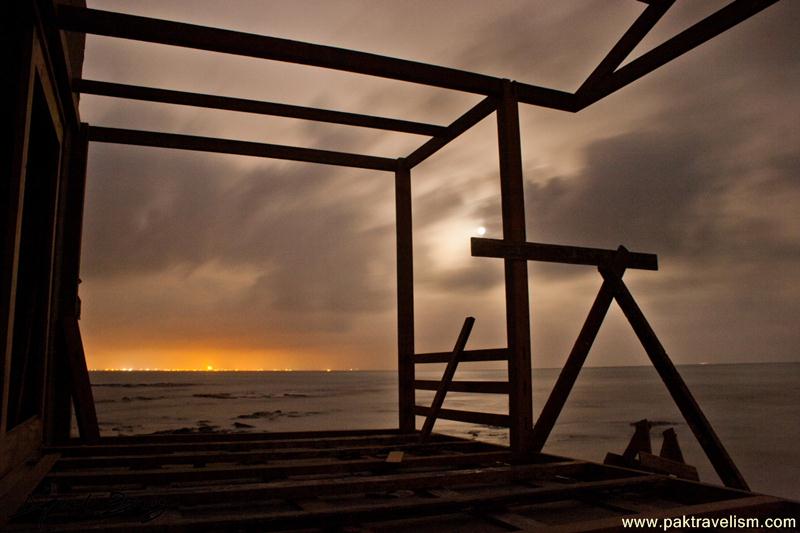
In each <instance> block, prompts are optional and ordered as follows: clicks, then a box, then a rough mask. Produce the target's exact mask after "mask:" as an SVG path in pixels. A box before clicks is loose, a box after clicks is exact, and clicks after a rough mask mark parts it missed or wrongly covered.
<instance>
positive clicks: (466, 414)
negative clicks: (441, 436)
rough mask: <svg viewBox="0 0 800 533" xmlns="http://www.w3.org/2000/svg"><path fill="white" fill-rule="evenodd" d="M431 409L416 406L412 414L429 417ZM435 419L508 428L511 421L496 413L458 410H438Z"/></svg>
mask: <svg viewBox="0 0 800 533" xmlns="http://www.w3.org/2000/svg"><path fill="white" fill-rule="evenodd" d="M431 412H432V411H431V408H430V407H426V406H422V405H417V406H416V407H414V413H415V414H417V415H419V416H426V417H427V416H429V415H430V414H431ZM437 418H443V419H445V420H454V421H456V422H466V423H467V424H481V425H484V426H497V427H509V425H510V424H511V420H510V418H509V416H508V415H500V414H496V413H478V412H475V411H461V410H458V409H440V410H439V413H438V415H437Z"/></svg>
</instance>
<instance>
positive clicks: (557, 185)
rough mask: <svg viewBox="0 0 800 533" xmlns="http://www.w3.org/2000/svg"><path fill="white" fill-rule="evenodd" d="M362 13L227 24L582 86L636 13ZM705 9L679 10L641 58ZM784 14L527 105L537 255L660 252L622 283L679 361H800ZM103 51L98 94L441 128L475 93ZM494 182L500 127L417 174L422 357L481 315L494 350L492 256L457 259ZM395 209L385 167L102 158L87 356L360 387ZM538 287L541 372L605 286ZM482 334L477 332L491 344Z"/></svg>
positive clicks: (362, 144) (488, 215)
mask: <svg viewBox="0 0 800 533" xmlns="http://www.w3.org/2000/svg"><path fill="white" fill-rule="evenodd" d="M370 6H371V7H370V11H369V12H365V11H364V10H363V7H364V6H363V4H359V3H354V4H348V5H347V6H344V7H341V6H337V9H335V10H327V11H325V13H326V16H325V17H323V18H322V19H316V18H313V17H308V16H307V14H306V13H304V12H303V10H302V8H297V9H294V8H285V9H283V8H282V9H281V10H280V12H279V13H277V14H276V17H277V18H275V19H274V20H272V19H271V20H270V21H263V23H262V22H259V21H258V20H257V17H258V14H259V13H260V10H259V9H255V8H253V7H252V6H244V7H246V8H247V9H243V10H242V11H241V17H242V20H241V21H239V22H237V20H238V19H237V15H236V10H233V9H232V10H228V11H226V13H225V14H224V22H225V23H224V24H220V25H222V26H226V27H236V25H237V24H243V25H244V26H242V27H243V28H245V29H246V31H256V32H259V33H279V34H280V35H281V36H286V37H289V38H309V34H313V35H314V36H316V35H319V38H315V39H313V40H314V41H317V42H324V43H326V44H331V45H336V46H351V47H354V48H361V49H365V50H377V51H378V52H380V53H387V54H393V53H394V54H396V55H398V56H401V57H402V56H406V57H410V58H412V59H419V60H422V61H431V62H434V63H438V64H445V65H452V66H455V67H458V68H465V69H469V70H475V71H478V72H485V73H489V74H495V75H499V76H504V77H511V78H515V79H519V80H522V81H526V82H529V83H536V84H541V85H545V86H551V87H554V88H559V89H564V90H574V89H575V88H576V87H577V86H578V85H579V84H580V82H581V81H582V79H583V78H584V77H585V76H586V75H587V74H588V73H589V72H591V70H592V68H593V67H594V66H595V65H596V64H597V62H598V61H599V60H600V59H601V58H602V57H603V55H605V53H606V51H607V50H608V49H609V47H610V46H611V44H613V42H614V41H615V40H616V39H617V38H618V37H619V36H620V35H621V34H622V32H623V31H624V29H625V26H626V24H627V23H629V22H630V21H632V20H633V19H634V18H635V17H636V16H637V14H638V13H639V12H640V11H641V9H642V8H643V5H642V4H641V3H639V2H634V1H620V2H614V3H611V2H601V1H599V0H593V1H592V2H578V3H548V2H539V3H536V4H535V5H534V7H531V6H530V5H528V4H525V5H524V6H523V5H522V4H504V5H502V6H500V5H499V4H498V5H493V6H492V9H491V10H489V12H487V11H486V10H485V9H484V6H483V5H482V4H476V5H475V6H473V5H471V4H469V5H465V6H461V5H460V7H459V10H455V9H453V8H452V6H449V5H445V6H444V7H435V8H434V9H436V10H437V14H438V15H437V17H438V18H441V16H444V15H442V13H444V14H446V15H447V16H448V17H450V19H451V23H452V24H448V25H447V27H446V28H441V24H438V22H439V21H438V20H433V19H435V18H437V17H432V18H431V20H427V19H426V20H424V21H420V20H418V19H419V17H418V15H417V16H416V17H414V16H412V15H410V14H413V13H418V12H419V11H420V9H422V8H423V7H425V8H426V9H427V8H428V6H427V4H426V3H423V2H419V3H416V4H413V5H411V6H410V7H407V8H406V4H404V9H399V8H397V6H396V5H395V4H393V3H391V2H390V3H385V4H372V3H371V4H370ZM476 6H477V7H476ZM96 7H100V8H104V7H105V8H110V9H117V8H120V6H117V5H110V6H96ZM676 8H677V7H676ZM707 8H708V6H700V5H699V4H693V3H692V4H686V5H683V6H681V7H680V9H681V10H682V11H681V12H679V13H677V14H676V15H675V16H671V17H668V18H666V19H665V20H664V21H663V22H662V23H661V24H659V26H658V27H657V28H656V32H655V33H656V34H657V38H653V39H649V40H648V42H647V46H646V47H649V46H652V45H654V44H657V43H658V42H659V39H664V38H667V37H669V36H671V35H674V34H675V33H676V32H677V31H679V30H680V29H682V28H684V27H686V26H687V25H688V24H690V23H692V22H693V21H695V20H698V19H699V18H700V17H701V16H703V15H704V14H705V11H706V10H707ZM137 9H138V8H137ZM148 9H157V10H158V12H157V13H155V12H154V13H153V14H154V15H155V16H159V15H164V16H169V18H174V19H180V18H182V17H180V16H177V13H178V11H180V8H174V7H170V6H168V5H166V4H165V5H163V6H160V7H159V6H156V7H153V6H151V7H149V8H148ZM326 9H327V8H326ZM406 9H407V10H408V12H407V13H406ZM142 10H143V11H144V8H142ZM176 10H177V11H176ZM206 11H208V12H209V13H210V12H212V11H213V8H212V7H211V6H210V4H209V7H208V10H203V9H199V8H198V9H197V10H196V12H197V13H196V14H194V15H192V16H196V17H197V18H196V19H192V20H194V21H196V22H199V23H205V24H208V23H210V21H209V20H207V19H208V16H206V15H204V14H203V13H206ZM425 12H428V11H425ZM404 13H406V14H404ZM144 14H149V13H144ZM382 14H384V15H386V16H381V15H382ZM209 16H210V15H209ZM405 16H408V17H409V18H405V19H404V18H403V17H405ZM799 18H800V5H798V4H795V3H788V2H783V3H780V4H778V5H777V6H775V7H774V8H770V9H767V10H766V11H765V12H764V13H761V14H759V15H757V16H756V17H754V18H753V19H752V20H750V21H747V22H746V23H744V24H742V25H741V26H739V27H736V28H734V29H733V30H731V31H730V32H728V33H726V34H724V35H722V36H720V37H719V38H718V39H715V40H714V41H712V42H710V43H707V44H705V45H703V46H701V47H700V48H698V49H696V50H694V51H692V52H691V53H689V54H687V55H686V56H684V57H682V58H680V59H679V60H677V61H675V62H673V63H671V64H669V65H667V66H665V67H663V68H662V69H660V70H659V71H656V72H654V73H653V74H651V75H650V76H648V77H646V78H645V79H642V80H640V81H637V82H636V83H634V84H632V85H631V86H629V87H626V88H625V89H623V90H622V91H620V92H619V93H617V94H615V95H612V96H610V97H609V98H607V99H605V100H603V101H601V102H598V103H597V104H595V105H593V106H592V107H590V108H589V109H586V110H584V111H582V112H581V113H579V114H577V115H571V114H566V113H560V112H555V111H547V110H537V109H534V108H530V107H527V106H523V107H522V115H521V122H522V137H523V155H524V166H525V176H526V211H527V214H528V228H527V229H528V238H529V240H534V241H541V242H553V243H563V244H575V245H585V246H600V247H609V248H614V247H616V246H617V245H618V244H620V243H623V244H625V245H626V246H628V247H629V248H631V249H634V250H641V251H652V252H656V253H658V254H659V256H660V259H661V265H662V270H661V271H660V272H658V273H641V274H640V275H637V274H636V273H631V274H630V275H629V279H630V283H631V287H632V288H633V289H634V294H635V295H636V296H637V298H639V299H640V301H641V303H642V305H643V306H644V307H645V308H646V311H647V312H648V316H649V317H650V318H651V321H652V322H653V324H654V327H656V330H657V331H659V332H660V333H662V332H663V337H662V340H664V342H665V345H667V347H668V348H670V347H674V350H675V354H676V359H678V360H680V361H685V362H690V361H697V360H700V358H702V359H703V360H712V361H730V360H753V359H754V358H759V357H769V358H777V359H784V360H786V359H790V358H794V359H796V357H797V356H796V350H794V348H793V347H794V346H796V345H797V343H798V341H800V338H798V334H797V332H796V328H795V327H794V323H795V322H796V317H797V316H798V311H799V310H798V307H797V303H796V302H797V301H800V298H798V296H800V295H798V294H797V292H798V290H797V289H796V287H797V282H796V274H795V272H797V271H798V270H800V249H799V248H800V246H799V245H798V244H797V243H798V242H800V240H799V238H800V221H798V218H797V209H796V207H795V206H796V205H798V202H800V184H799V183H800V182H798V171H800V163H799V162H798V161H800V160H799V159H798V157H797V149H796V147H797V146H798V144H800V138H798V129H797V127H796V119H795V117H796V97H795V96H794V94H795V93H796V90H797V85H798V83H797V82H798V81H800V62H798V61H797V55H796V46H794V43H795V41H796V35H795V34H796V26H797V24H796V23H797V21H798V19H799ZM323 19H324V20H323ZM366 22H369V24H367V23H366ZM434 22H436V24H434ZM272 30H274V31H272ZM426 31H427V33H426ZM293 32H294V34H293ZM112 43H115V42H114V41H112V40H109V39H96V40H93V41H91V42H90V51H91V53H89V54H88V55H87V57H88V61H89V62H90V64H88V65H87V72H88V74H87V76H88V77H96V78H98V79H111V80H112V81H117V78H116V77H120V78H122V79H119V80H118V81H123V82H130V83H139V82H141V83H142V84H145V85H153V86H162V87H171V88H177V89H182V90H194V91H197V92H211V93H218V94H229V95H236V96H244V97H250V98H258V99H264V100H270V99H275V100H280V101H286V102H292V103H299V104H303V105H320V106H323V107H329V108H334V109H342V110H349V111H355V112H364V113H375V114H386V115H389V116H396V117H400V118H408V119H414V120H422V121H426V122H433V123H446V122H447V121H448V120H452V119H454V118H455V117H457V116H458V115H459V114H460V113H462V112H463V111H465V110H466V109H468V107H469V106H470V105H472V104H473V103H474V102H476V101H477V100H478V97H476V96H475V95H459V94H455V93H451V92H448V91H442V90H433V89H425V88H423V89H419V90H417V89H415V88H413V87H410V86H409V84H402V83H399V82H398V83H395V82H388V81H385V80H383V81H381V80H377V81H376V80H370V79H368V78H365V77H363V76H350V75H347V74H342V73H331V72H328V71H324V70H320V69H302V68H301V67H291V66H283V65H276V64H274V63H272V62H257V61H255V60H249V59H238V58H233V57H227V56H219V55H215V54H206V55H202V57H201V55H200V53H199V52H189V51H186V50H182V49H173V48H168V47H166V48H165V50H169V51H168V52H166V51H165V53H164V55H163V56H158V57H160V58H162V59H164V61H163V62H159V61H153V51H154V50H156V48H155V47H154V45H141V46H139V45H136V46H139V47H134V45H131V44H130V43H127V42H123V45H124V46H123V45H119V43H115V44H112ZM371 44H374V46H371ZM129 47H131V48H132V49H133V52H132V53H133V55H132V56H131V57H132V58H133V61H130V62H128V63H124V64H123V63H121V62H119V58H120V57H121V55H120V52H121V50H122V49H128V48H129ZM646 47H644V48H646ZM162 48H163V47H162ZM159 50H160V48H159ZM637 53H639V52H638V51H637ZM634 55H636V54H634ZM167 60H169V61H167ZM167 63H169V64H173V63H175V64H179V65H183V67H181V68H178V69H175V70H171V69H169V68H167V67H166V66H165V65H166V64H167ZM189 67H191V68H189ZM301 71H302V74H300V72H301ZM197 72H204V73H205V75H200V76H198V75H197ZM140 78H141V79H140ZM197 78H200V79H197ZM237 80H244V81H237ZM279 95H283V96H282V97H278V96H279ZM82 113H84V117H85V118H86V117H88V120H89V121H90V122H91V123H93V124H98V125H111V126H121V127H133V128H142V129H155V130H161V131H175V132H182V133H190V134H191V133H193V134H200V135H218V136H220V137H228V138H242V139H250V140H258V141H265V142H277V143H281V144H297V145H303V146H312V147H320V148H326V149H334V150H342V151H351V152H360V153H368V154H376V155H387V156H389V157H397V156H401V155H405V154H407V153H409V152H410V151H411V150H413V148H414V147H416V146H418V145H420V144H422V142H424V139H422V138H420V137H417V136H403V135H399V134H398V135H393V134H383V133H381V132H373V131H363V130H359V129H357V128H345V127H337V126H331V125H316V124H311V123H303V122H297V123H294V124H290V123H289V122H288V121H286V120H284V119H266V118H264V117H254V116H247V115H243V114H238V113H224V112H215V111H208V110H202V111H198V110H193V109H188V108H177V107H174V106H159V105H148V104H114V105H113V106H112V105H111V103H110V102H109V101H108V100H103V99H99V98H91V97H89V98H84V99H83V103H82ZM496 166H497V146H496V140H495V126H494V119H493V118H491V117H490V118H488V119H487V120H486V121H484V122H483V123H481V124H480V125H479V126H477V127H476V128H475V129H474V130H473V131H470V132H469V133H467V134H466V135H465V136H464V137H462V138H460V139H459V140H458V141H456V142H455V143H453V144H452V145H451V146H448V147H447V148H446V149H444V150H442V151H441V152H440V153H437V154H436V155H435V156H434V157H433V158H431V160H429V161H427V162H425V163H424V164H423V165H421V166H420V167H417V168H416V169H415V170H414V172H413V177H412V180H413V190H414V224H415V235H414V239H415V249H414V252H415V281H416V283H417V302H418V308H417V312H418V317H419V318H420V323H419V329H420V331H419V332H418V333H419V335H418V339H422V340H424V342H425V343H443V344H444V345H447V344H451V342H452V339H451V338H450V337H451V336H450V335H448V336H447V338H446V339H444V340H442V333H441V332H442V331H443V329H442V326H441V325H442V324H449V323H450V322H453V324H454V326H453V328H454V329H457V326H458V325H459V324H457V322H459V320H460V318H461V317H462V316H463V314H477V315H479V319H480V320H479V323H480V326H479V329H478V330H476V334H477V335H478V338H477V341H476V342H478V343H482V344H484V345H486V346H497V345H501V344H502V342H504V341H503V332H504V324H503V323H502V318H503V315H502V312H503V305H502V300H501V296H502V290H501V287H502V280H503V277H502V272H501V267H500V264H501V262H500V261H497V260H484V259H475V258H471V257H470V256H469V251H468V246H469V237H470V236H472V235H473V233H474V229H475V228H476V227H477V226H478V225H481V226H484V227H486V228H487V230H488V233H487V236H494V237H499V236H500V234H501V227H500V226H501V225H500V209H499V187H498V177H497V170H496ZM393 209H394V199H393V181H392V176H391V174H389V173H378V172H367V171H359V170H349V169H341V168H335V167H325V166H316V165H312V164H303V163H291V162H280V161H268V160H259V159H254V158H239V157H228V156H221V155H208V154H194V153H191V152H180V151H165V150H157V149H151V148H136V147H119V146H111V145H97V146H93V147H92V150H91V158H90V175H89V187H88V196H87V205H86V220H85V225H84V234H85V238H84V253H83V265H82V276H83V278H84V279H85V281H86V282H85V284H84V286H83V287H82V294H83V296H84V304H85V311H86V314H85V320H84V327H85V331H86V332H87V342H88V343H89V344H91V343H95V345H96V346H98V350H96V351H94V353H95V354H98V355H96V356H95V355H93V357H98V360H100V358H102V354H101V353H98V352H101V351H102V350H100V349H99V347H100V346H101V345H102V347H103V349H107V350H113V349H117V348H120V346H122V345H125V346H126V347H128V348H130V347H132V346H138V347H141V348H146V347H147V346H150V347H153V349H157V347H158V345H168V344H169V345H175V344H179V343H181V342H184V341H186V339H202V340H204V341H205V342H207V343H210V344H213V343H214V342H216V343H218V344H220V345H226V346H237V347H242V348H248V349H257V348H265V347H266V348H279V349H286V350H288V351H293V352H294V353H295V354H303V353H306V354H308V353H312V352H316V353H318V354H324V353H325V352H327V353H328V355H320V356H319V357H316V358H314V359H313V361H314V362H315V363H314V364H318V365H323V362H324V361H327V362H328V364H324V366H337V365H336V364H334V363H335V362H336V361H338V360H345V359H346V360H347V361H348V362H350V366H359V367H361V368H368V367H391V366H392V365H393V364H394V363H393V361H394V355H393V353H394V347H393V343H394V340H395V339H394V335H395V334H394V327H395V319H394V296H393V292H394V288H395V279H394V226H393V224H394V213H393ZM531 271H532V272H533V274H532V276H531V279H532V282H531V291H532V301H534V307H533V313H534V320H535V321H539V322H535V324H536V328H535V329H534V331H535V338H534V341H535V342H536V348H535V351H536V360H535V363H536V364H539V365H547V364H557V363H558V362H560V360H561V357H563V352H564V341H563V339H561V337H564V336H565V335H567V336H569V335H572V334H574V331H577V327H578V326H579V324H580V321H581V320H582V318H583V316H582V315H581V314H582V313H584V312H585V309H584V308H580V306H579V305H576V306H575V307H574V308H573V304H574V303H576V302H582V301H584V300H586V299H591V297H592V296H593V294H592V295H590V294H591V293H592V291H593V290H595V285H593V283H592V279H593V278H594V277H596V274H594V273H592V272H591V269H581V268H577V267H575V268H570V267H562V266H559V265H546V266H543V265H531ZM595 281H596V280H595ZM598 284H599V283H598ZM462 313H463V314H462ZM454 317H456V318H458V320H456V318H454ZM485 324H490V325H491V328H489V329H481V328H484V325H485ZM573 330H574V331H573ZM618 330H619V328H617V329H615V330H614V331H615V332H616V331H618ZM448 331H449V330H448ZM698 332H706V333H705V334H699V333H698ZM764 332H768V333H769V337H770V338H769V339H766V338H765V334H764ZM559 339H560V340H559ZM767 345H768V347H767ZM421 346H422V344H421ZM630 347H631V346H629V345H625V344H624V343H623V344H613V345H608V346H606V347H605V348H603V347H602V346H601V347H600V349H601V351H603V352H604V356H605V358H602V357H601V358H598V361H603V362H605V363H607V364H620V363H622V364H625V363H629V362H632V361H633V360H632V359H631V358H630V357H629V355H630V354H628V353H622V352H624V351H625V350H628V349H629V348H630ZM287 357H288V356H287ZM326 357H327V359H326ZM308 360H309V361H312V359H308ZM637 362H640V361H638V360H637ZM309 364H311V363H309Z"/></svg>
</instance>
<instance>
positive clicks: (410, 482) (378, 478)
mask: <svg viewBox="0 0 800 533" xmlns="http://www.w3.org/2000/svg"><path fill="white" fill-rule="evenodd" d="M586 465H587V463H585V462H583V461H564V462H554V463H544V464H531V465H514V466H500V467H488V468H478V469H476V468H470V469H466V470H445V471H434V472H415V473H409V474H404V473H392V474H389V475H372V476H348V477H341V478H322V479H296V480H279V481H272V482H265V483H246V484H239V483H237V484H231V485H211V486H204V487H202V488H198V487H187V488H160V487H159V488H152V489H140V490H128V491H125V495H126V496H127V497H128V498H129V499H130V500H131V501H136V502H142V503H153V504H159V505H164V504H180V505H187V504H193V505H201V504H220V503H224V502H227V503H236V502H242V501H256V500H266V499H270V498H281V499H288V498H313V497H319V496H330V495H342V494H350V493H359V492H379V491H384V490H391V491H397V490H420V489H425V488H434V487H442V486H446V485H448V484H468V483H491V484H500V483H513V482H516V481H522V480H530V479H540V478H544V477H549V476H554V475H562V476H575V475H576V474H578V473H580V472H582V470H583V469H585V467H586ZM48 498H49V496H45V497H41V498H37V499H36V500H34V501H35V503H36V504H42V505H46V503H47V501H48ZM85 498H86V494H82V493H72V494H70V493H67V494H59V495H58V499H59V501H60V502H64V503H66V502H69V503H74V502H80V501H82V500H85ZM113 498H114V495H113V493H106V494H99V493H98V494H93V495H92V502H94V503H95V505H96V504H97V502H98V501H99V502H105V501H110V500H112V499H113Z"/></svg>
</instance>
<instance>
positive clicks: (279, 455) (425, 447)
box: [56, 440, 494, 470]
mask: <svg viewBox="0 0 800 533" xmlns="http://www.w3.org/2000/svg"><path fill="white" fill-rule="evenodd" d="M491 449H494V445H491V444H487V443H484V442H479V441H474V440H463V441H439V440H437V441H433V442H427V443H425V444H420V443H419V442H404V443H396V442H395V443H391V442H386V443H378V444H372V445H366V446H343V447H336V448H312V447H305V448H277V449H254V450H199V451H195V450H183V451H178V450H175V451H172V452H167V453H163V452H162V453H154V454H132V455H87V456H78V457H62V458H61V459H60V460H59V461H58V464H57V465H56V470H76V469H87V468H114V467H116V468H138V469H141V468H157V467H158V466H161V465H181V464H183V465H186V464H210V463H238V464H255V463H267V462H272V461H285V460H290V459H321V458H325V457H331V458H335V457H350V458H351V459H355V458H357V457H358V456H366V455H386V454H387V453H389V452H390V451H396V450H405V451H409V452H412V453H414V452H416V451H423V452H425V453H429V452H438V453H445V452H450V451H459V452H467V453H469V452H475V451H490V450H491Z"/></svg>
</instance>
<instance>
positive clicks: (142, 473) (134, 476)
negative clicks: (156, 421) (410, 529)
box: [47, 451, 510, 485]
mask: <svg viewBox="0 0 800 533" xmlns="http://www.w3.org/2000/svg"><path fill="white" fill-rule="evenodd" d="M509 459H510V455H509V453H508V452H506V451H489V452H477V453H465V454H451V455H431V456H425V457H407V458H406V459H405V460H404V461H403V462H402V463H401V464H400V465H399V466H398V467H397V468H418V467H430V466H438V465H453V466H457V465H481V464H492V463H494V462H497V461H507V460H509ZM385 467H386V463H385V461H384V459H355V460H342V461H334V460H320V461H306V460H298V461H281V462H279V463H278V462H276V463H272V464H266V465H231V466H209V467H205V468H193V467H177V468H170V469H169V470H168V471H165V470H164V469H161V468H154V469H148V470H126V471H119V470H93V469H86V470H68V471H63V472H50V473H49V474H48V476H47V479H48V480H49V481H51V482H54V483H58V484H66V485H108V484H128V483H145V484H152V485H164V484H168V483H173V482H181V481H187V482H188V481H211V480H222V479H247V478H279V477H288V476H303V475H323V474H340V473H349V472H362V471H366V470H380V469H383V468H385Z"/></svg>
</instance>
